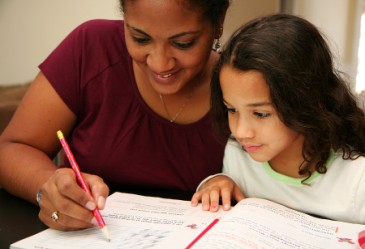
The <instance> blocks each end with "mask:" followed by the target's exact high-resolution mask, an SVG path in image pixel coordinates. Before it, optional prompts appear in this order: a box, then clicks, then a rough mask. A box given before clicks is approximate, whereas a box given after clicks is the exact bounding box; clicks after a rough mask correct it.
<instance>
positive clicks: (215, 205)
mask: <svg viewBox="0 0 365 249" xmlns="http://www.w3.org/2000/svg"><path fill="white" fill-rule="evenodd" d="M218 209H219V190H217V189H215V190H212V191H211V192H210V207H209V211H210V212H217V211H218Z"/></svg>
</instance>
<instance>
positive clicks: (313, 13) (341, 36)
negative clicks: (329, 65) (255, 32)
mask: <svg viewBox="0 0 365 249" xmlns="http://www.w3.org/2000/svg"><path fill="white" fill-rule="evenodd" d="M357 4H358V3H357V0H295V1H294V4H293V13H294V14H297V15H300V16H302V17H304V18H306V19H308V20H309V21H310V22H312V23H313V24H315V25H316V26H317V27H318V28H319V29H320V30H321V31H322V32H323V33H324V34H325V35H326V37H327V38H328V39H329V43H330V46H331V49H332V52H333V53H334V55H335V56H336V58H337V60H336V62H337V65H338V68H340V70H342V71H344V72H346V73H347V74H348V75H349V76H350V78H351V82H352V83H353V84H355V79H356V71H357V45H358V39H359V31H358V30H359V25H358V22H359V20H358V18H357V16H356V14H357V13H356V11H357V7H356V6H357Z"/></svg>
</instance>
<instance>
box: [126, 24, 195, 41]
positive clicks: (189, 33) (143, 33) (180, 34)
mask: <svg viewBox="0 0 365 249" xmlns="http://www.w3.org/2000/svg"><path fill="white" fill-rule="evenodd" d="M127 27H128V28H130V29H133V30H134V31H135V32H138V33H140V34H142V35H145V36H148V37H150V35H149V34H147V33H146V32H144V31H143V30H140V29H138V28H134V27H132V26H130V25H129V24H128V23H127ZM199 33H200V31H188V32H182V33H179V34H176V35H173V36H171V37H169V39H176V38H179V37H182V36H185V35H195V34H199Z"/></svg>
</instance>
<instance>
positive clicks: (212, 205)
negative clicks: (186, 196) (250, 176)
mask: <svg viewBox="0 0 365 249" xmlns="http://www.w3.org/2000/svg"><path fill="white" fill-rule="evenodd" d="M220 197H221V199H222V206H223V210H229V209H230V208H231V199H232V198H234V199H235V200H236V201H240V200H242V199H243V198H245V196H244V195H243V193H242V191H241V190H240V189H239V187H238V186H237V184H236V183H235V182H234V181H233V180H232V179H231V178H229V177H227V176H222V175H219V176H216V177H213V178H212V179H210V180H208V181H207V182H206V183H204V185H203V186H201V188H200V189H199V191H198V192H196V193H195V194H194V195H193V197H192V198H191V205H192V206H197V205H198V203H199V201H201V202H202V208H203V210H205V211H208V210H209V211H211V212H217V211H218V209H219V198H220Z"/></svg>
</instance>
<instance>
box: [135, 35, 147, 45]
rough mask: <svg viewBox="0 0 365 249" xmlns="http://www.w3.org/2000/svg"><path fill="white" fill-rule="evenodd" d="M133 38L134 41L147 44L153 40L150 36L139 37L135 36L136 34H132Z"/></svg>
mask: <svg viewBox="0 0 365 249" xmlns="http://www.w3.org/2000/svg"><path fill="white" fill-rule="evenodd" d="M132 39H133V41H134V42H137V43H139V44H146V43H148V42H149V41H150V40H151V39H150V38H148V37H144V38H139V37H135V36H132Z"/></svg>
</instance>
